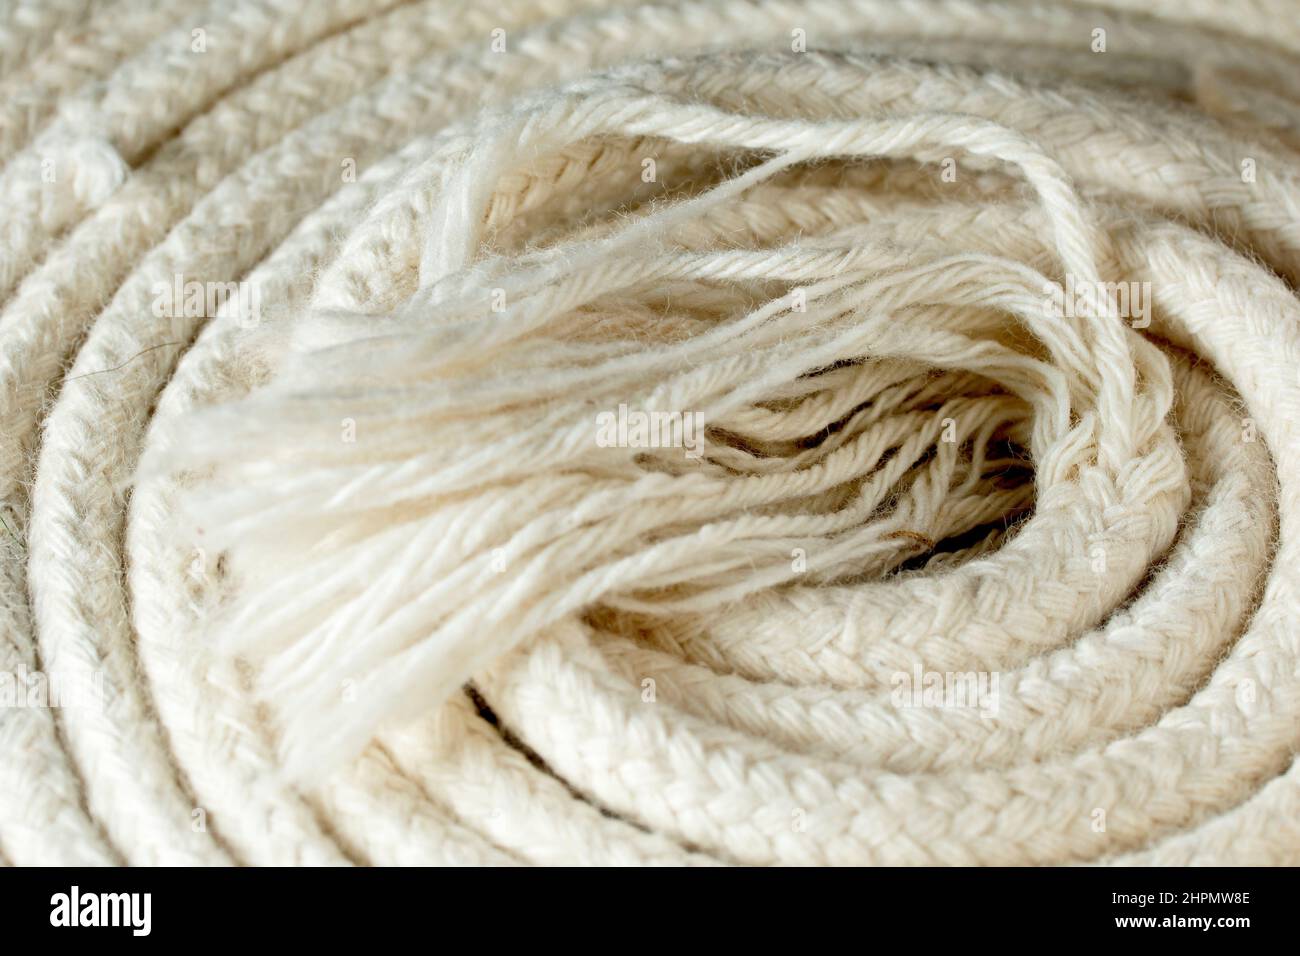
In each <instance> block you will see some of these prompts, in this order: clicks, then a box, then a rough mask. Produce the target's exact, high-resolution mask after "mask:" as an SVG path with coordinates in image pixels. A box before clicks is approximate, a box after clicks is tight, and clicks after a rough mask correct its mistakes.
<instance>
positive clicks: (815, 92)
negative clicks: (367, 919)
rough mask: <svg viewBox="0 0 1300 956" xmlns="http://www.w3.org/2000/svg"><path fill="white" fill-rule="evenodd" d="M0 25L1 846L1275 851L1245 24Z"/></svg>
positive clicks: (1258, 247)
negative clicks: (51, 690)
mask: <svg viewBox="0 0 1300 956" xmlns="http://www.w3.org/2000/svg"><path fill="white" fill-rule="evenodd" d="M1129 8H1131V9H1129ZM1140 10H1145V11H1149V12H1147V13H1138V12H1134V11H1140ZM0 24H3V29H2V30H0V70H2V71H3V72H2V74H0V77H2V78H0V86H2V87H3V95H0V110H2V111H3V112H2V113H0V159H3V161H4V164H5V165H4V169H3V174H2V175H0V196H2V197H3V198H2V200H0V208H2V209H3V210H4V212H3V216H2V221H0V229H3V236H2V238H0V249H2V250H3V255H2V257H0V297H2V299H3V305H2V306H0V386H2V387H0V403H3V404H2V405H0V428H3V442H2V443H0V482H3V485H2V486H0V495H2V496H3V508H2V510H0V516H2V517H3V518H4V522H5V527H4V529H0V535H2V536H3V540H0V558H2V560H3V565H2V566H3V575H0V589H3V601H0V673H2V674H5V675H9V678H10V679H9V686H10V687H14V686H17V684H18V681H17V676H18V675H22V676H23V682H24V684H25V685H30V684H31V678H32V675H43V677H44V680H45V681H46V682H47V683H48V685H50V686H53V685H55V684H58V685H61V686H63V687H68V688H82V689H84V688H91V689H93V694H91V695H90V696H91V697H93V698H94V700H93V701H92V703H91V704H90V705H88V706H62V707H51V706H40V705H35V706H33V705H29V704H30V701H29V700H12V699H11V701H10V702H9V704H8V705H6V706H4V707H0V745H2V746H3V756H4V759H3V760H0V861H4V862H9V863H15V864H33V863H41V864H112V863H131V864H228V863H247V864H332V863H349V862H351V863H370V864H420V863H455V864H511V863H540V864H551V863H578V864H647V863H665V864H711V863H739V864H935V863H941V864H1000V865H1006V864H1051V863H1123V864H1132V863H1146V864H1150V863H1156V864H1193V863H1221V864H1276V863H1296V862H1300V764H1297V763H1296V760H1295V753H1296V750H1297V745H1298V744H1300V672H1298V670H1297V666H1298V663H1300V644H1298V642H1300V627H1298V626H1297V625H1298V624H1300V593H1297V587H1298V586H1300V570H1298V569H1300V562H1298V561H1297V557H1298V555H1297V538H1298V537H1300V526H1298V525H1297V522H1298V521H1300V372H1298V371H1297V370H1298V369H1300V301H1298V300H1297V298H1296V294H1295V292H1294V284H1295V282H1296V281H1297V279H1300V156H1298V155H1297V149H1298V148H1300V72H1297V69H1296V64H1297V59H1298V58H1300V26H1298V25H1297V21H1296V20H1295V18H1294V15H1293V10H1292V9H1291V7H1290V5H1289V4H1288V3H1284V2H1281V0H1278V2H1276V3H1270V2H1264V0H1256V2H1253V3H1241V4H1237V5H1227V4H1219V3H1213V2H1209V0H1206V2H1203V3H1188V2H1182V0H1178V2H1175V0H1168V2H1155V3H1153V2H1149V0H1148V2H1144V3H1141V4H1139V3H1136V2H1133V3H1128V2H1119V0H1110V2H1107V3H1095V4H1092V5H1079V4H1067V3H1057V4H1048V3H1014V2H1006V3H974V2H969V0H961V2H957V0H902V2H897V0H799V2H794V0H789V2H784V0H777V2H767V0H763V2H758V0H708V2H705V0H693V2H672V3H656V4H644V5H633V4H624V3H611V2H599V3H588V2H581V0H576V2H575V0H570V2H566V3H555V2H551V3H537V2H514V0H503V2H499V3H493V4H474V3H469V2H466V3H452V2H448V0H430V2H410V3H404V4H399V3H393V2H380V0H368V2H356V0H326V2H321V3H312V4H300V3H298V2H296V0H258V2H242V0H237V2H234V3H229V2H223V3H220V4H214V5H213V6H212V7H211V8H205V6H204V5H203V4H200V3H194V2H189V0H163V2H151V3H137V2H131V0H119V2H104V3H98V4H91V3H85V2H68V3H63V2H59V3H51V2H49V0H42V2H39V3H37V2H31V3H27V2H22V0H18V2H14V3H9V4H6V9H5V11H4V12H3V14H0ZM195 286H197V288H198V289H199V294H198V297H197V300H196V307H195V308H193V309H191V308H189V306H188V303H189V302H190V292H189V290H191V289H192V288H194V287H195ZM214 288H215V289H219V290H223V293H222V294H224V295H225V296H226V297H225V298H224V299H222V302H223V303H224V304H221V305H219V306H218V307H217V308H213V307H212V302H213V300H212V296H211V292H212V290H213V289H214ZM218 297H219V298H220V296H218ZM250 303H252V308H251V309H250V307H249V306H250ZM649 413H663V414H666V415H668V416H669V419H666V420H668V421H670V422H671V427H668V428H667V429H666V430H660V431H657V432H656V433H655V434H654V435H649V434H647V433H645V432H638V431H637V426H636V425H635V422H636V420H637V419H636V416H637V415H638V414H645V415H648V414H649ZM672 416H675V417H672ZM629 422H632V423H633V424H632V425H631V426H630V427H629V424H628V423H629ZM602 430H603V431H602ZM656 439H657V440H656ZM0 689H3V685H0ZM83 703H84V702H83Z"/></svg>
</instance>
